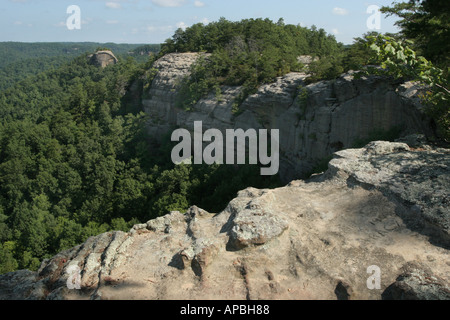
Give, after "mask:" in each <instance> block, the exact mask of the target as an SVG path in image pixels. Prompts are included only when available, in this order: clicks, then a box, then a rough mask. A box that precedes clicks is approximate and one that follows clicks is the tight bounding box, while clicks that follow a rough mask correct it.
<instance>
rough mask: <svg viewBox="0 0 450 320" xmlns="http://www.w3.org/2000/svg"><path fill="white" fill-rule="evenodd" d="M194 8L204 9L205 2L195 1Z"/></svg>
mask: <svg viewBox="0 0 450 320" xmlns="http://www.w3.org/2000/svg"><path fill="white" fill-rule="evenodd" d="M194 6H196V7H197V8H201V7H204V6H205V3H204V2H201V1H199V0H195V2H194Z"/></svg>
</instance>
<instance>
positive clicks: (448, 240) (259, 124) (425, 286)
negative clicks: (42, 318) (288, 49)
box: [0, 53, 450, 300]
mask: <svg viewBox="0 0 450 320" xmlns="http://www.w3.org/2000/svg"><path fill="white" fill-rule="evenodd" d="M197 58H198V54H193V53H192V54H171V55H167V56H165V57H163V58H162V59H160V60H159V61H158V62H157V63H156V65H155V67H156V68H157V69H158V70H159V71H158V73H157V75H156V77H155V79H154V81H153V84H152V86H151V88H150V91H149V92H148V96H150V98H149V99H147V100H145V101H144V105H145V107H146V111H147V113H148V114H149V115H150V116H151V118H152V121H151V122H150V123H149V130H150V132H153V133H154V134H155V136H156V137H161V136H162V134H163V133H164V132H167V133H170V132H171V130H172V129H173V127H174V126H181V127H184V128H187V129H189V130H193V123H194V121H203V127H204V128H205V129H208V128H217V129H221V130H225V129H237V128H242V129H249V128H254V129H259V128H267V129H279V130H280V142H281V146H280V149H281V150H280V151H281V156H282V159H281V160H282V162H281V170H282V171H281V174H282V176H283V178H284V179H285V180H290V179H292V178H295V177H298V176H301V175H303V174H304V173H306V172H309V170H310V169H311V168H312V167H313V166H314V165H315V164H316V162H317V160H320V159H322V158H324V157H326V156H327V155H329V154H332V153H334V159H333V160H331V162H330V163H329V169H328V171H327V172H325V173H324V174H322V175H317V176H314V177H313V178H312V179H310V180H308V181H303V180H299V181H295V180H293V181H292V180H290V181H292V182H291V183H289V184H288V185H287V186H286V187H283V188H278V189H274V190H257V189H254V188H248V189H246V190H243V191H241V192H240V193H239V194H238V195H237V197H236V198H235V199H234V200H232V201H231V202H230V203H229V205H228V207H227V208H226V209H225V210H224V211H223V212H220V213H208V212H205V211H204V210H202V209H200V208H197V207H195V206H194V207H192V208H190V209H189V210H188V211H187V212H171V213H169V214H168V215H166V216H164V217H160V218H158V219H155V220H152V221H148V222H147V223H144V224H140V225H136V226H134V227H133V228H132V230H130V231H129V232H110V233H105V234H102V235H99V236H97V237H92V238H90V239H88V240H87V241H86V242H85V243H83V244H81V245H80V246H77V247H75V248H72V249H70V250H68V251H65V252H61V253H60V254H58V255H56V256H55V257H53V258H52V259H49V260H45V261H43V262H42V265H41V267H40V269H39V270H38V271H37V272H31V271H27V270H22V271H18V272H13V273H9V274H5V275H0V299H139V300H141V299H168V300H172V299H174V300H185V299H218V300H227V299H236V300H241V299H374V300H377V299H446V300H449V299H450V262H449V261H450V259H449V258H450V255H449V248H450V210H449V201H450V200H449V199H450V194H449V190H450V167H449V165H450V151H449V150H447V149H442V148H441V149H439V148H433V147H430V146H427V145H424V144H423V141H421V138H420V136H418V135H413V136H409V137H407V138H405V140H404V141H403V142H398V143H388V142H381V141H377V142H372V143H370V144H368V145H367V146H366V147H364V148H362V149H348V148H349V147H351V145H352V144H353V142H354V141H355V140H356V139H357V138H361V137H363V136H365V135H369V133H370V132H371V131H373V130H374V129H384V130H389V129H391V128H392V127H395V126H400V125H401V126H403V129H404V132H405V133H408V132H424V133H429V132H428V130H429V129H428V128H427V126H426V123H424V120H423V119H422V115H421V112H420V105H418V104H417V103H416V100H415V98H414V97H415V93H416V91H415V88H414V86H413V85H412V84H404V85H401V86H394V85H391V84H388V83H386V82H385V81H384V80H382V79H378V78H370V79H362V80H355V79H353V77H352V76H351V75H343V76H342V77H340V78H339V79H337V80H336V81H324V82H320V83H315V84H311V85H308V86H306V85H305V83H304V80H305V78H306V77H307V75H306V74H302V73H290V74H288V75H286V76H284V77H281V78H279V79H277V81H276V82H274V83H272V84H268V85H264V86H261V87H260V89H259V90H258V92H257V93H256V94H254V95H252V96H250V97H248V98H247V99H246V100H245V101H244V103H243V104H242V106H241V110H242V113H240V114H238V115H233V114H232V112H231V109H232V108H231V106H232V103H233V100H234V98H235V97H236V96H237V95H238V94H239V92H240V90H241V88H237V87H225V88H222V95H221V97H220V99H218V98H217V97H216V96H215V95H210V96H209V97H206V98H204V99H202V100H201V101H200V102H199V103H198V104H197V105H196V107H195V108H194V110H193V111H191V112H186V111H184V110H178V109H176V108H175V101H176V95H177V89H178V88H179V84H180V81H181V80H182V79H183V77H185V76H187V75H188V74H189V69H190V66H191V65H192V63H194V62H195V60H196V59H197ZM303 88H306V89H305V90H306V91H305V90H303ZM305 92H306V93H307V94H305ZM336 151H338V152H336ZM377 275H379V278H377ZM378 284H379V286H378Z"/></svg>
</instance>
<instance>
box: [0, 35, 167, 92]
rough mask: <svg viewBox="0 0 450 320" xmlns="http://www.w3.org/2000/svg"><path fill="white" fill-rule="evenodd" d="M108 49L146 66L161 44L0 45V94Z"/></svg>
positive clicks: (50, 43)
mask: <svg viewBox="0 0 450 320" xmlns="http://www.w3.org/2000/svg"><path fill="white" fill-rule="evenodd" d="M97 48H108V49H109V50H111V51H113V52H114V54H115V55H116V56H117V57H118V58H119V59H120V58H126V57H129V56H131V57H133V58H135V59H136V61H137V62H146V60H147V59H148V55H149V54H151V53H158V52H159V50H160V45H159V44H147V45H146V44H116V43H96V42H37V43H23V42H0V90H4V89H6V88H8V87H10V86H11V85H12V84H14V83H16V82H17V81H20V80H23V79H25V78H27V77H28V76H32V75H36V74H38V73H40V72H43V71H46V70H49V69H52V68H58V67H60V66H61V65H62V64H64V63H66V62H68V61H70V60H72V59H73V58H75V57H77V56H79V55H81V54H83V53H86V52H93V51H96V50H97Z"/></svg>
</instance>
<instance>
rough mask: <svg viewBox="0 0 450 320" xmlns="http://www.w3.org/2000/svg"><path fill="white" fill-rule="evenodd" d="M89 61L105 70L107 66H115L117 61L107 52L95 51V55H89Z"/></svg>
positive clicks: (112, 54)
mask: <svg viewBox="0 0 450 320" xmlns="http://www.w3.org/2000/svg"><path fill="white" fill-rule="evenodd" d="M88 58H89V59H90V60H89V61H90V62H91V63H92V64H94V65H96V66H97V67H100V68H106V67H107V66H109V65H114V64H116V63H117V62H118V61H119V60H118V59H117V58H116V56H115V55H114V53H112V52H111V51H109V50H103V51H97V52H96V53H95V54H92V55H89V56H88Z"/></svg>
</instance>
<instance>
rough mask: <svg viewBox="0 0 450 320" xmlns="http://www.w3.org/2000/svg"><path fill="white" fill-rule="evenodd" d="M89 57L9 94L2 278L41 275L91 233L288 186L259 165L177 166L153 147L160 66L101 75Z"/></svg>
mask: <svg viewBox="0 0 450 320" xmlns="http://www.w3.org/2000/svg"><path fill="white" fill-rule="evenodd" d="M87 56H88V55H87V54H84V55H81V56H79V57H77V58H75V59H73V60H72V61H70V62H68V63H65V64H63V65H62V66H61V67H59V68H55V69H52V70H47V71H44V72H42V73H40V74H38V75H35V76H33V77H29V78H26V79H24V80H22V81H19V82H18V83H16V84H15V85H12V86H11V87H10V88H8V89H6V90H4V91H1V92H0V273H4V272H9V271H14V270H17V269H23V268H27V269H31V270H36V269H37V268H38V267H39V264H40V261H42V259H44V258H48V257H51V256H52V255H54V254H56V253H58V252H60V251H62V250H65V249H68V248H71V247H74V246H76V245H78V244H80V243H82V242H83V241H85V240H86V239H87V238H88V237H90V236H94V235H97V234H100V233H103V232H107V231H110V230H123V231H128V230H129V229H130V228H131V227H132V226H133V225H134V224H137V223H140V222H143V221H144V222H145V221H148V220H149V219H152V218H155V217H158V216H161V215H165V214H167V213H168V212H169V211H171V210H180V211H185V210H187V209H188V208H189V206H191V205H194V204H195V205H198V206H200V207H202V208H204V209H205V210H208V211H211V212H219V211H220V210H222V209H224V208H225V206H226V205H227V203H228V202H229V201H230V200H231V199H232V198H233V197H234V196H235V195H236V193H237V192H238V191H239V190H240V189H244V188H246V187H248V186H250V185H251V186H254V187H260V188H264V187H268V186H273V185H277V184H278V183H279V182H278V181H277V180H276V178H270V179H269V178H265V177H261V176H260V175H259V168H257V167H255V166H250V167H246V166H241V167H237V168H234V167H229V166H206V165H205V166H193V165H192V166H187V165H180V166H175V165H173V164H172V162H171V160H170V154H171V150H172V147H173V144H172V143H171V142H170V141H169V139H166V140H165V141H164V142H163V143H162V144H161V145H160V146H159V147H157V148H153V149H151V150H150V149H149V144H148V140H149V138H150V137H148V135H147V130H146V128H145V125H146V123H147V121H148V119H147V115H146V114H144V112H142V108H141V103H140V101H141V100H142V96H140V95H141V94H142V89H138V88H139V87H141V88H143V87H144V86H145V85H146V84H147V82H149V81H151V78H152V77H153V76H154V72H152V70H151V68H152V64H151V63H152V61H153V60H152V59H150V60H148V61H147V62H146V63H142V64H138V63H137V62H136V61H135V60H134V59H120V62H119V63H118V64H116V65H113V66H109V67H107V68H104V69H102V68H98V67H95V66H93V65H90V64H89V63H88V58H87ZM147 70H150V72H147ZM24 71H25V70H24ZM169 138H170V137H169Z"/></svg>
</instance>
